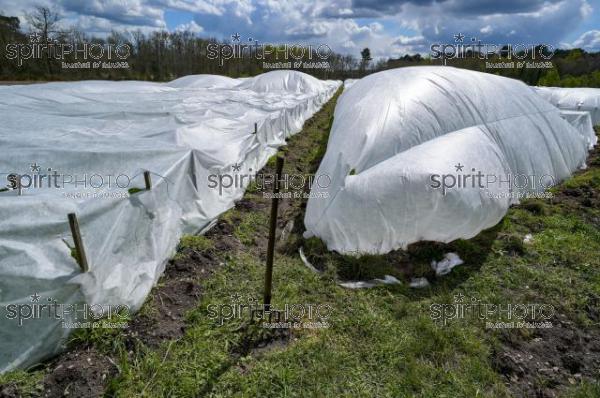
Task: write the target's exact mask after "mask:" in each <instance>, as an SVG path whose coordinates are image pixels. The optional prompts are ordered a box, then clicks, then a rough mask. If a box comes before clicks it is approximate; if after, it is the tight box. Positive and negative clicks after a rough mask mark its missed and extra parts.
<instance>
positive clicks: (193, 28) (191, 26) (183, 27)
mask: <svg viewBox="0 0 600 398" xmlns="http://www.w3.org/2000/svg"><path fill="white" fill-rule="evenodd" d="M175 30H176V31H178V32H184V31H187V32H191V33H196V34H198V33H200V32H202V31H204V28H203V27H202V26H200V25H198V24H197V23H196V22H195V21H190V22H188V23H182V24H180V25H177V27H176V28H175Z"/></svg>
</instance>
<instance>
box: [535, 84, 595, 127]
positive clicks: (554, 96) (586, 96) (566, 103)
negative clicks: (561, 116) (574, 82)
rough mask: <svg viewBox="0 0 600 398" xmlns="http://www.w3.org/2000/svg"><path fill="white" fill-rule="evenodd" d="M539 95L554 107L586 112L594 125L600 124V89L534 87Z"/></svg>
mask: <svg viewBox="0 0 600 398" xmlns="http://www.w3.org/2000/svg"><path fill="white" fill-rule="evenodd" d="M534 88H535V90H536V91H537V93H538V94H539V95H541V96H542V97H544V98H545V99H546V100H548V101H550V102H551V103H552V104H554V105H555V106H556V107H558V108H560V109H565V110H571V111H587V112H589V113H590V115H591V117H592V123H593V124H594V125H597V124H600V88H589V87H572V88H571V87H534Z"/></svg>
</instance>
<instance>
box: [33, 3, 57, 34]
mask: <svg viewBox="0 0 600 398" xmlns="http://www.w3.org/2000/svg"><path fill="white" fill-rule="evenodd" d="M25 18H26V19H27V22H29V25H31V28H32V30H33V31H34V32H37V33H39V34H40V35H41V36H42V39H43V40H44V41H47V40H48V37H49V35H50V34H51V33H59V31H58V30H57V28H58V21H59V20H60V15H59V14H58V12H57V11H55V10H51V9H50V8H48V7H43V6H37V7H36V8H35V10H34V11H33V12H31V13H27V14H26V15H25Z"/></svg>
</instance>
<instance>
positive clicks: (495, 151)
mask: <svg viewBox="0 0 600 398" xmlns="http://www.w3.org/2000/svg"><path fill="white" fill-rule="evenodd" d="M348 86H349V88H347V89H346V90H345V91H344V93H343V94H342V95H341V97H340V98H339V100H338V104H337V106H336V110H335V119H334V123H333V127H332V131H331V135H330V138H329V143H328V146H327V152H326V154H325V156H324V159H323V161H322V162H321V165H320V167H319V170H318V172H317V174H318V175H328V176H329V177H330V180H331V184H327V185H324V186H323V185H320V184H318V183H317V182H315V183H314V184H313V186H312V190H311V198H310V199H309V202H308V207H307V211H306V216H305V225H306V229H307V232H306V233H305V236H307V237H310V236H317V237H319V238H321V239H322V240H323V241H324V242H326V244H327V246H328V248H329V249H330V250H336V251H338V252H341V253H350V254H352V253H354V254H357V253H386V252H389V251H391V250H394V249H398V248H405V247H406V246H407V245H408V244H411V243H413V242H418V241H422V240H432V241H439V242H450V241H452V240H455V239H458V238H471V237H473V236H475V235H477V234H478V233H479V232H480V231H481V230H483V229H486V228H489V227H492V226H493V225H495V224H497V223H498V222H499V221H500V219H501V218H502V217H503V216H504V214H505V213H506V211H507V209H508V207H509V206H510V205H511V204H512V203H517V202H518V201H519V195H523V194H536V193H541V192H543V191H544V189H545V188H546V187H548V186H549V185H550V184H552V183H556V182H558V181H560V180H562V179H564V178H567V177H568V176H570V175H571V173H572V172H573V171H575V170H576V169H577V168H578V167H582V166H583V165H584V162H585V159H586V156H587V150H588V148H589V142H588V140H587V139H586V134H587V133H585V132H584V131H580V130H578V129H576V128H575V127H573V126H572V125H571V124H569V122H567V121H565V120H564V119H563V118H562V117H561V111H560V110H559V109H558V108H556V107H555V106H553V105H552V104H551V103H550V102H548V101H546V100H544V98H542V97H541V96H539V95H537V94H536V93H535V92H534V91H533V90H532V89H531V88H529V87H528V86H527V85H525V84H523V83H522V82H520V81H517V80H513V79H508V78H504V77H500V76H495V75H492V74H487V73H479V72H474V71H468V70H464V69H456V68H452V67H434V66H431V67H429V66H427V67H408V68H399V69H394V70H388V71H384V72H379V73H375V74H372V75H369V76H367V77H365V78H363V79H360V80H358V81H356V82H352V84H351V85H347V87H348ZM479 175H481V177H478V176H479ZM511 177H512V182H511V183H509V182H507V180H508V179H509V178H511ZM523 178H525V179H523ZM503 181H504V182H503ZM453 183H454V184H453Z"/></svg>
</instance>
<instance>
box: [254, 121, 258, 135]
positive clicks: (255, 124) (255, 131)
mask: <svg viewBox="0 0 600 398" xmlns="http://www.w3.org/2000/svg"><path fill="white" fill-rule="evenodd" d="M257 133H258V123H254V134H257Z"/></svg>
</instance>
